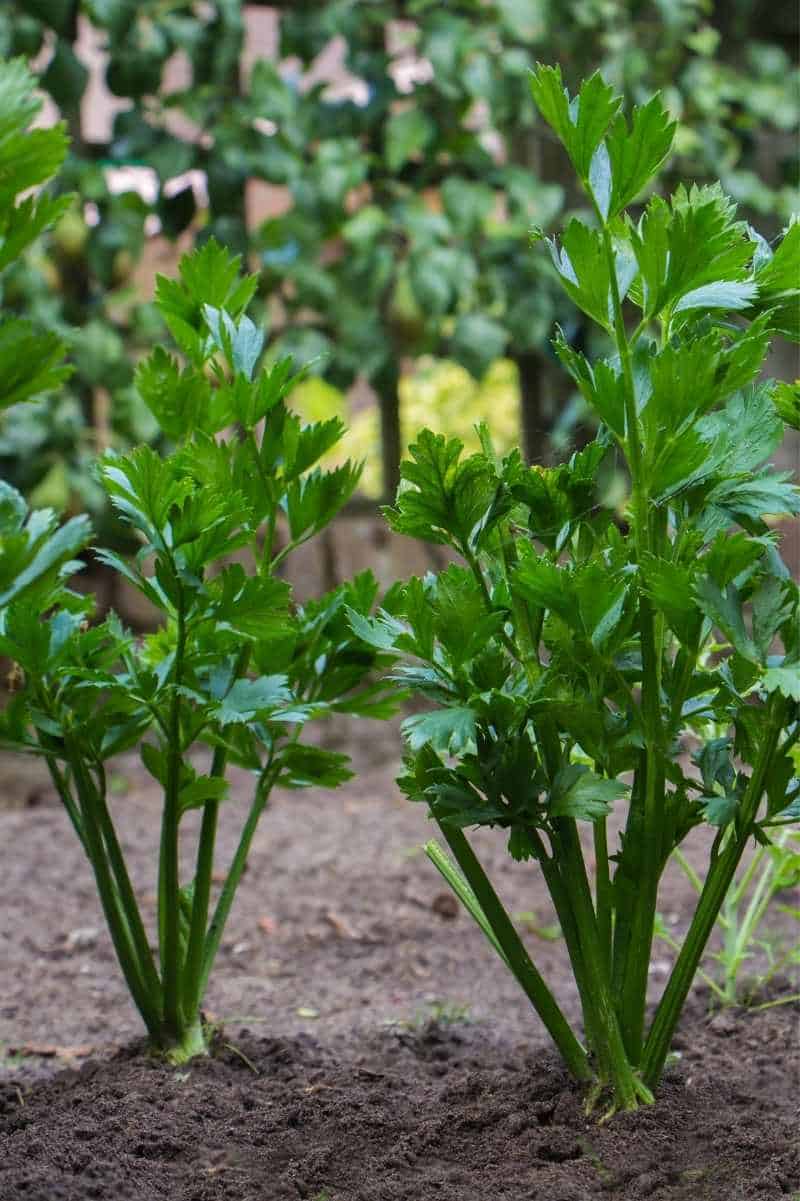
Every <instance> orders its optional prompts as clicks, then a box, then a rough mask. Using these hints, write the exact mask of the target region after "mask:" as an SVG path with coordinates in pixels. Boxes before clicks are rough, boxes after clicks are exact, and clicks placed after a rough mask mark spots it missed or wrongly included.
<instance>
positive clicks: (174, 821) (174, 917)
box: [158, 585, 186, 1038]
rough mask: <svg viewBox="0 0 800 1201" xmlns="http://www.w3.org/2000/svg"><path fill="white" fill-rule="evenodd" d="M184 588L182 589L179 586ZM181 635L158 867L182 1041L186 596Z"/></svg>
mask: <svg viewBox="0 0 800 1201" xmlns="http://www.w3.org/2000/svg"><path fill="white" fill-rule="evenodd" d="M179 587H180V585H179ZM177 609H178V633H177V640H176V644H175V663H174V679H173V695H172V701H171V704H170V715H169V740H168V742H167V744H166V748H165V749H166V753H167V775H166V784H165V788H164V813H163V816H162V819H161V849H160V854H159V864H158V934H159V948H160V952H161V975H162V978H163V981H164V1021H165V1023H166V1026H167V1029H168V1031H169V1033H170V1036H171V1037H173V1038H177V1037H179V1035H180V1033H181V1031H182V1028H183V1015H182V1013H181V973H180V963H179V959H180V912H179V911H180V896H179V894H180V879H179V871H178V826H179V822H180V799H179V797H180V779H181V766H182V762H183V747H182V745H181V698H180V693H179V692H178V688H179V687H180V685H181V682H182V678H183V656H184V651H185V642H186V626H185V618H184V608H183V594H182V592H181V594H180V595H179V597H178V606H177Z"/></svg>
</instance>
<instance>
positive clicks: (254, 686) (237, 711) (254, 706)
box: [213, 675, 292, 726]
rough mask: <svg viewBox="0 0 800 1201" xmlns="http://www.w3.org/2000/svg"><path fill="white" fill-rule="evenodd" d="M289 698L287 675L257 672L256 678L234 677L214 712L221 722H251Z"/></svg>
mask: <svg viewBox="0 0 800 1201" xmlns="http://www.w3.org/2000/svg"><path fill="white" fill-rule="evenodd" d="M291 700H292V693H291V689H290V688H289V686H288V682H287V679H286V676H279V675H276V676H260V677H259V678H258V679H257V680H246V679H245V680H237V681H236V682H235V683H234V684H233V686H232V687H231V689H230V690H229V692H228V693H227V695H226V696H225V697H223V699H222V700H221V701H220V703H219V704H218V705H217V706H215V708H214V710H213V716H214V718H215V720H216V721H217V722H219V724H220V725H221V726H226V725H229V724H231V723H237V722H250V721H252V720H253V718H255V717H256V716H257V715H258V716H268V715H269V714H270V713H272V712H274V711H275V710H277V709H279V708H280V706H281V705H286V704H288V703H289V702H290V701H291Z"/></svg>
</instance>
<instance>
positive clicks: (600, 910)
mask: <svg viewBox="0 0 800 1201" xmlns="http://www.w3.org/2000/svg"><path fill="white" fill-rule="evenodd" d="M593 835H594V861H595V869H594V870H595V898H596V899H595V909H596V911H597V932H598V935H599V936H600V945H601V946H602V948H603V954H604V955H605V959H606V964H607V968H608V974H609V979H610V978H611V902H612V897H611V877H610V874H609V870H608V820H607V818H605V817H599V818H597V820H596V821H595V822H594V823H593Z"/></svg>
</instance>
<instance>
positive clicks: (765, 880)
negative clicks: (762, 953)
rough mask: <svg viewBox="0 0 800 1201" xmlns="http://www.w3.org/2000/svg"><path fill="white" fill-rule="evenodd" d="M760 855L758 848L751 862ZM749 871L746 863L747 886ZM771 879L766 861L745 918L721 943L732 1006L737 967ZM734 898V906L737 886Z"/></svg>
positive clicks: (762, 908) (771, 869) (738, 894)
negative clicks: (723, 950)
mask: <svg viewBox="0 0 800 1201" xmlns="http://www.w3.org/2000/svg"><path fill="white" fill-rule="evenodd" d="M763 854H764V848H763V847H759V848H758V851H757V852H756V854H755V855H754V856H753V861H754V862H755V861H759V862H760V861H761V859H762V858H763ZM750 868H752V863H751V864H750V867H749V868H748V871H747V872H745V877H744V878H745V881H746V882H747V883H749V880H750V879H752V874H751V872H750ZM773 877H774V865H773V862H772V860H771V859H770V860H768V862H767V863H766V864H765V866H764V870H763V871H762V873H761V875H760V876H759V879H758V883H757V884H756V886H755V888H754V890H753V895H752V896H751V898H750V902H749V904H748V906H747V909H746V910H745V915H744V917H743V918H742V920H741V922H739V923H731V930H730V931H729V934H733V937H732V938H730V940H729V939H728V938H726V940H725V943H726V946H725V952H726V953H725V998H726V1000H727V1002H728V1004H730V1005H735V1004H736V996H737V981H738V976H739V968H740V967H741V965H742V962H743V961H744V958H745V956H746V954H747V948H748V946H749V944H750V942H751V941H752V938H753V934H754V933H755V931H756V930H757V929H758V927H759V925H760V923H761V919H762V918H763V916H764V912H765V910H766V908H767V905H768V904H769V901H770V897H771V895H772V893H771V889H770V885H771V883H772V880H773ZM734 895H735V898H736V904H737V905H738V902H739V901H740V900H741V898H742V896H743V895H744V892H743V889H742V887H741V885H739V887H738V888H737V889H736V890H735V894H734ZM729 952H730V953H729Z"/></svg>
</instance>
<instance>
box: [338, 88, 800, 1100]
mask: <svg viewBox="0 0 800 1201" xmlns="http://www.w3.org/2000/svg"><path fill="white" fill-rule="evenodd" d="M532 87H533V94H534V98H535V100H536V103H537V105H538V106H539V108H540V110H541V112H542V114H543V116H544V118H545V119H546V120H547V122H548V123H549V124H550V126H551V127H552V129H553V130H554V132H555V134H556V135H557V137H558V139H559V141H560V142H561V143H562V145H563V146H564V148H565V149H566V152H567V154H568V156H569V159H570V162H571V163H572V167H573V169H574V171H575V173H576V175H577V176H578V179H579V180H580V183H581V185H582V187H583V188H584V190H585V193H586V196H587V199H588V201H589V203H590V205H591V208H592V213H593V218H592V220H589V221H587V220H580V219H578V218H575V219H573V220H572V221H570V223H569V224H568V226H567V228H566V229H565V230H564V233H563V236H562V239H561V241H560V243H559V242H558V241H557V240H556V239H553V240H551V241H549V243H548V249H549V252H550V256H551V260H552V262H553V265H554V267H555V270H556V272H557V274H558V276H559V279H560V281H561V284H562V286H563V288H564V289H565V291H566V292H567V293H568V294H569V296H570V297H571V298H572V300H573V301H574V302H575V304H576V305H577V306H578V307H580V308H581V309H582V311H583V312H584V313H586V314H587V316H589V317H590V318H591V320H592V321H593V322H595V323H596V324H597V325H599V326H600V327H601V328H602V329H603V330H604V331H605V332H606V333H607V335H608V336H609V337H610V338H613V340H614V343H615V348H616V349H615V353H614V354H612V355H610V356H609V357H607V358H604V359H599V360H598V361H596V362H594V363H592V362H590V361H589V360H588V359H587V358H586V357H585V356H584V355H583V354H581V353H580V352H579V351H577V350H576V349H575V348H574V347H572V346H570V345H569V343H568V342H567V341H566V340H565V338H564V337H563V335H561V334H559V335H558V336H557V337H556V339H555V343H554V345H555V349H556V352H557V354H558V356H559V358H560V359H561V361H562V363H563V364H564V366H565V367H566V369H567V370H568V372H569V373H570V375H571V376H572V378H573V379H574V380H575V382H576V384H577V385H578V387H579V388H580V389H581V391H582V392H583V394H584V396H585V397H586V400H587V402H588V403H589V404H590V405H591V407H592V408H593V410H594V411H595V412H596V413H597V415H598V417H599V419H600V421H601V423H602V424H601V427H600V431H599V433H598V435H597V437H596V439H595V441H594V442H593V443H592V444H591V445H590V446H588V447H587V448H586V449H585V450H582V451H581V452H580V453H577V454H575V455H573V457H572V458H571V459H570V461H569V462H568V463H565V464H563V465H561V466H559V467H556V468H552V469H541V468H536V467H533V468H531V467H526V466H525V464H524V463H523V461H522V459H521V457H520V454H519V452H518V451H512V452H511V453H510V454H508V455H506V456H504V457H502V458H500V457H498V456H497V455H496V454H495V452H494V450H493V447H492V446H491V443H490V440H489V438H488V436H487V434H486V431H485V430H484V431H483V434H482V438H483V448H482V450H481V451H480V452H478V453H476V454H472V455H470V456H468V457H465V456H464V455H463V453H462V445H461V443H460V442H459V441H458V440H456V439H447V438H445V437H444V436H443V435H436V434H433V433H431V432H430V431H428V430H423V431H422V433H420V434H419V436H418V438H417V441H416V443H415V445H414V446H413V447H412V448H411V458H410V460H409V461H407V462H406V463H404V464H403V468H402V483H401V486H400V489H399V491H398V494H397V501H396V504H395V506H394V507H393V508H391V509H389V510H388V513H387V516H388V520H389V524H390V526H391V527H392V529H394V530H396V531H398V532H399V533H402V534H406V535H408V536H410V537H414V538H421V539H424V540H426V541H428V542H433V543H440V544H445V545H447V546H449V547H451V548H452V549H453V550H454V551H456V552H457V553H458V555H459V556H460V558H461V561H462V564H461V565H451V566H449V567H448V568H447V569H446V570H445V571H442V572H440V573H439V574H438V575H437V576H427V577H426V578H425V579H424V580H420V579H412V580H411V581H409V583H408V584H406V585H405V586H404V587H403V588H402V589H400V590H399V591H398V592H396V593H395V594H393V596H392V597H391V604H390V605H387V608H386V611H385V612H384V613H383V614H381V615H379V616H378V617H377V618H375V619H365V618H363V617H361V616H359V615H358V614H355V613H353V614H352V615H351V622H352V625H353V628H354V630H356V631H357V632H358V633H359V634H360V635H361V637H363V638H364V639H365V640H366V641H371V643H372V645H373V646H374V647H375V648H376V649H380V650H381V651H384V652H388V653H402V654H405V655H407V656H410V657H411V658H412V659H414V660H416V662H415V663H413V662H412V663H411V664H409V665H407V666H404V667H402V668H400V669H399V670H398V672H397V676H396V678H397V679H399V680H402V681H403V683H404V684H405V685H408V686H410V687H411V688H412V689H414V690H415V691H417V692H418V693H419V694H420V695H421V696H423V697H426V698H428V699H429V700H430V701H432V702H433V703H434V707H433V708H432V709H431V710H430V711H429V712H425V713H420V714H417V715H415V716H413V717H410V718H408V719H407V720H406V722H405V726H404V730H405V737H406V741H407V743H408V749H409V755H408V759H407V767H406V774H405V776H404V777H403V779H402V781H401V785H402V787H403V789H404V791H405V792H406V793H407V795H408V796H409V797H410V798H411V799H412V800H416V801H423V802H425V803H426V804H427V806H428V808H429V811H430V813H431V815H432V817H433V818H434V819H435V821H436V822H437V824H438V826H439V829H440V830H441V832H442V834H443V836H444V838H445V840H446V842H447V844H448V846H449V848H450V850H451V852H452V854H453V856H454V858H455V860H456V864H457V866H455V865H454V864H453V863H452V862H451V861H450V860H449V859H448V858H447V857H446V856H444V854H443V852H442V851H441V850H440V849H438V848H437V849H435V848H433V847H432V848H431V855H432V858H433V859H434V862H435V863H436V864H437V866H438V867H439V868H440V870H441V871H442V872H443V873H444V874H445V875H446V876H447V878H448V879H449V880H450V882H451V883H452V885H453V887H454V888H455V891H456V892H457V894H458V895H459V897H460V898H461V900H462V901H463V902H464V903H465V905H466V906H467V908H468V909H469V911H470V912H471V914H472V916H473V917H474V918H475V920H476V921H477V922H478V923H479V924H480V926H481V927H482V928H483V930H484V932H485V933H486V935H487V937H488V938H489V941H490V942H491V943H492V944H493V946H494V947H495V949H496V951H497V952H498V954H499V955H500V958H501V959H502V960H503V961H504V962H505V963H506V965H507V966H508V967H509V969H510V970H511V971H512V972H513V973H514V975H515V976H516V978H517V980H518V981H519V983H520V984H521V986H522V987H523V989H524V990H525V992H526V993H527V995H528V996H529V998H530V1000H531V1002H532V1004H533V1005H534V1007H535V1008H536V1010H537V1012H538V1013H539V1015H540V1017H541V1018H542V1020H543V1022H544V1023H545V1025H546V1027H547V1029H548V1030H549V1032H550V1034H551V1035H552V1037H553V1038H554V1040H555V1042H556V1043H557V1045H558V1047H559V1049H560V1050H561V1052H562V1054H563V1056H564V1058H565V1060H566V1062H567V1063H568V1065H569V1067H570V1068H571V1070H572V1071H573V1073H574V1074H575V1075H576V1076H577V1077H578V1078H579V1079H582V1080H586V1081H587V1082H592V1083H593V1085H594V1087H593V1089H592V1092H591V1093H590V1103H591V1102H593V1101H594V1100H595V1099H596V1098H597V1096H598V1094H599V1093H601V1092H604V1091H606V1090H608V1091H609V1092H610V1094H611V1100H612V1107H620V1108H624V1109H634V1108H636V1106H637V1105H638V1104H639V1103H640V1102H642V1101H645V1102H646V1101H650V1100H652V1090H653V1089H654V1088H655V1086H656V1085H657V1084H658V1081H659V1079H660V1077H661V1073H662V1069H663V1066H664V1062H665V1058H666V1056H667V1052H668V1050H669V1046H670V1040H671V1037H672V1034H673V1031H674V1029H675V1026H676V1023H677V1021H678V1019H679V1016H680V1013H681V1009H682V1007H683V1004H684V1001H685V999H686V996H687V993H688V990H689V988H690V985H691V982H692V979H693V977H694V974H695V972H696V970H697V966H698V963H699V961H700V958H701V956H702V954H703V951H704V948H705V946H706V942H707V940H708V937H709V934H710V932H711V930H712V928H713V925H714V922H715V921H716V920H717V916H718V914H719V911H720V907H721V906H722V904H723V902H724V899H725V896H726V893H727V892H728V889H729V887H730V884H731V882H732V880H733V878H734V875H735V872H736V869H737V865H738V864H739V862H740V860H741V858H742V855H743V853H744V851H745V849H746V847H747V845H748V843H749V841H750V840H751V839H755V840H756V841H757V842H758V843H761V844H767V843H769V841H770V838H771V835H772V833H773V831H775V830H776V829H780V827H782V826H785V825H786V824H787V823H792V822H796V821H797V819H798V817H800V780H798V779H797V778H796V775H795V769H794V766H793V761H792V758H791V756H790V751H791V750H792V748H793V746H794V745H795V744H796V743H797V740H798V737H799V736H800V721H799V720H798V704H797V702H798V701H800V621H799V620H798V587H797V585H796V583H795V582H794V581H793V580H792V579H791V578H790V576H789V572H788V570H787V569H786V567H785V565H784V564H783V563H782V561H781V559H780V557H779V555H778V551H777V537H776V535H775V533H774V532H772V531H771V529H770V525H769V520H768V519H769V518H770V517H771V516H772V515H775V514H787V513H789V514H791V513H794V514H796V513H797V512H798V511H800V497H799V496H798V490H797V488H796V487H795V486H794V485H793V484H792V483H791V482H790V481H789V480H788V479H787V477H786V475H781V474H780V473H777V472H775V471H774V470H773V469H772V468H770V467H769V466H765V465H764V464H765V461H766V460H767V459H768V457H769V456H770V455H771V454H772V452H773V451H774V450H775V449H776V447H777V446H778V445H779V444H780V442H781V438H782V435H783V429H784V421H790V422H791V423H793V424H794V425H797V424H798V418H799V416H800V412H799V410H798V397H797V392H796V390H793V389H791V388H790V387H788V386H787V385H775V384H774V383H771V382H764V381H761V380H760V379H759V374H760V371H761V368H762V365H763V362H764V359H765V356H766V354H767V351H768V348H769V345H770V341H771V339H772V338H773V336H775V335H776V334H777V335H785V336H788V337H791V338H794V339H795V340H798V339H800V328H798V316H799V315H800V305H798V297H799V295H800V293H799V291H798V279H800V224H792V225H790V226H789V228H788V229H787V230H786V232H785V235H784V237H783V239H782V241H781V242H780V244H779V245H778V246H777V248H776V249H775V251H774V252H773V250H772V249H771V247H770V246H769V245H767V243H766V242H765V241H764V240H763V239H762V238H760V237H759V236H758V235H756V234H755V233H754V232H753V231H752V230H751V229H750V227H749V226H748V225H747V224H746V223H744V222H741V221H738V220H737V219H736V215H735V208H734V205H733V204H732V203H731V202H730V200H729V199H728V198H727V197H726V196H725V195H724V194H723V192H722V191H721V189H720V188H719V186H706V187H692V188H689V189H687V188H685V187H679V188H678V189H677V190H676V191H675V192H674V193H673V195H672V196H671V198H670V199H669V200H668V201H667V200H664V199H662V198H661V197H660V196H658V195H654V196H652V198H651V199H650V200H649V202H648V203H647V205H646V206H645V208H644V211H643V212H642V214H641V216H640V217H639V218H638V219H634V218H633V217H632V216H631V215H630V214H629V213H628V212H627V211H626V210H627V206H629V205H630V204H631V202H633V201H634V200H635V199H636V198H637V196H639V194H640V193H641V192H642V190H643V189H644V188H645V187H646V186H647V185H648V184H649V183H650V181H651V180H652V179H653V178H654V177H655V176H656V175H657V173H658V170H659V168H660V166H661V164H662V163H663V161H664V159H665V157H666V155H667V154H668V153H669V150H670V146H671V143H672V138H673V135H674V132H675V126H674V123H673V122H672V121H671V120H670V118H669V115H668V113H667V112H666V111H665V110H664V107H663V105H662V103H661V101H660V99H659V98H658V97H654V98H653V99H652V100H650V101H648V102H647V103H646V104H644V105H642V106H641V107H639V108H636V109H634V111H633V114H632V117H631V119H630V122H628V121H627V120H626V119H625V117H624V116H623V115H622V112H621V100H620V98H619V97H618V96H616V95H615V94H614V91H613V89H612V88H611V87H609V86H608V85H607V84H606V83H605V82H604V81H603V80H602V78H601V77H600V76H599V75H597V74H595V75H593V76H592V77H591V78H590V79H588V80H587V81H586V82H585V83H583V84H582V86H581V88H580V91H579V93H578V95H577V96H575V97H573V98H570V96H569V95H568V93H567V92H566V90H565V89H564V87H563V84H562V80H561V74H560V71H559V70H558V69H554V68H549V67H542V66H539V67H538V68H537V70H536V72H535V75H534V79H533V84H532ZM629 315H630V316H631V317H632V318H633V323H632V324H631V323H630V322H629V321H628V316H629ZM611 456H614V457H616V458H617V459H619V460H620V461H621V462H622V463H624V464H625V466H626V468H627V472H628V474H629V477H630V495H629V499H628V504H627V507H626V512H625V520H624V523H620V522H619V521H618V518H617V514H616V513H615V512H613V511H610V510H609V509H607V508H606V507H604V506H603V505H602V504H601V503H600V502H599V500H598V497H597V494H596V486H595V485H596V479H597V473H598V470H599V468H600V465H601V463H602V462H603V461H604V460H605V459H607V458H609V457H611ZM720 729H722V730H723V735H722V736H720V735H719V730H720ZM689 750H691V751H692V752H693V754H692V757H693V760H694V764H695V765H696V768H695V767H694V766H693V765H692V764H691V763H689V762H687V758H686V757H685V755H684V752H685V751H689ZM629 778H630V779H631V782H630V783H628V779H629ZM623 800H624V801H625V803H626V806H627V818H626V821H625V825H624V830H623V832H622V835H621V837H620V839H619V844H618V846H617V847H616V848H614V849H613V850H612V849H611V848H610V847H609V840H608V834H607V819H608V815H609V814H610V812H611V810H612V807H613V806H614V804H615V803H619V802H621V801H623ZM579 822H582V823H587V825H588V827H589V828H590V829H591V832H592V836H593V842H594V847H593V850H594V857H595V861H596V867H595V872H594V882H593V884H594V887H592V883H591V881H590V878H589V872H588V870H587V862H586V856H585V851H584V847H583V844H582V842H581V838H580V836H579V826H578V823H579ZM703 824H706V825H708V826H710V827H711V829H712V830H713V831H714V839H713V844H712V847H711V851H710V856H709V860H708V867H707V871H706V873H705V879H704V882H703V886H702V892H701V894H700V897H699V900H698V904H697V908H696V911H695V913H694V916H693V918H692V922H691V925H690V927H689V930H688V933H687V935H686V937H685V939H684V942H683V945H682V947H681V949H680V953H679V954H678V956H677V960H676V962H675V965H674V968H673V970H672V973H671V976H670V978H669V981H668V983H667V986H666V988H665V990H664V993H663V996H662V998H661V1001H660V1003H659V1005H658V1008H657V1010H656V1014H655V1017H654V1018H653V1020H652V1022H651V1023H650V1025H649V1028H648V1029H646V1022H645V1016H646V997H647V983H648V967H649V963H650V953H651V945H652V940H653V934H654V923H655V917H656V902H657V896H658V885H659V880H660V878H661V875H662V872H663V870H664V867H665V865H666V863H667V861H668V859H669V857H670V855H671V853H672V851H673V849H674V848H675V847H677V846H679V845H680V844H681V843H682V842H683V840H684V839H685V838H686V836H687V835H688V834H689V832H690V831H691V830H692V829H694V828H695V827H697V826H700V825H703ZM473 826H497V827H500V828H502V829H505V830H507V831H508V849H509V852H510V854H511V855H512V857H513V858H514V859H517V860H523V861H524V860H533V861H535V863H536V864H537V866H538V867H539V869H540V870H541V871H542V873H543V875H544V879H545V882H546V884H547V886H548V888H549V891H550V894H551V897H552V900H553V905H554V908H555V911H556V914H557V917H558V921H559V924H560V926H561V929H562V931H563V934H564V939H565V943H566V946H567V950H568V952H569V956H570V960H571V964H572V968H573V972H574V978H575V983H576V986H577V989H578V993H579V995H580V1000H581V1004H582V1008H583V1017H584V1033H585V1040H586V1046H585V1047H584V1046H583V1045H581V1043H580V1042H579V1041H578V1039H577V1037H576V1035H575V1033H574V1032H573V1031H572V1029H571V1028H570V1026H569V1024H568V1023H567V1021H566V1019H565V1017H564V1015H563V1013H562V1011H561V1009H560V1007H559V1006H558V1004H557V1002H556V1000H555V998H554V997H553V995H552V993H551V992H550V990H549V989H548V987H547V985H546V984H545V982H544V980H543V979H542V978H541V976H540V974H539V973H538V971H537V969H536V968H535V966H534V964H533V963H532V961H531V959H530V957H529V956H528V953H527V951H526V950H525V949H524V947H523V945H522V943H521V942H520V939H519V937H518V935H517V934H516V931H515V930H514V927H513V925H512V923H511V920H510V918H509V916H508V914H507V913H506V912H505V910H504V908H503V906H502V904H501V902H500V901H499V899H498V897H497V895H496V893H495V891H494V889H493V888H492V885H491V883H490V882H489V880H488V878H487V876H486V874H485V873H484V871H483V869H482V867H481V865H480V863H479V860H478V858H477V856H476V854H475V852H474V850H473V849H472V847H471V845H470V842H469V840H468V838H467V835H466V834H465V833H464V831H465V829H467V828H468V827H473Z"/></svg>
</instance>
